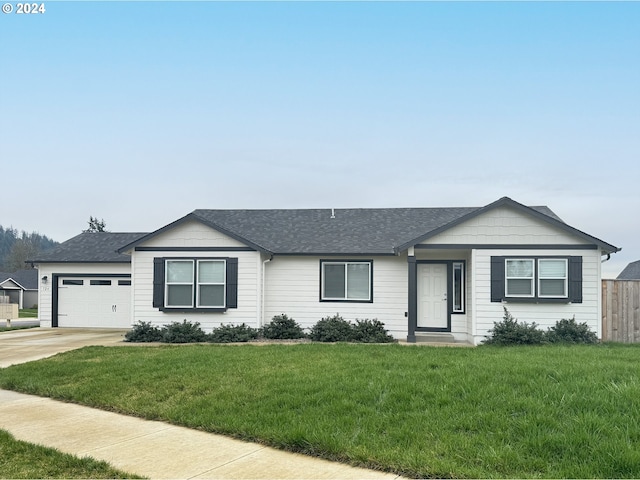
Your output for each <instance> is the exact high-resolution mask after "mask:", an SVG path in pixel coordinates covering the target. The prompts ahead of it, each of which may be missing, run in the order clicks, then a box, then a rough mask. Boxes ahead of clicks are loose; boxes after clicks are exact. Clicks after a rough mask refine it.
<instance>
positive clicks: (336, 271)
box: [320, 260, 373, 302]
mask: <svg viewBox="0 0 640 480" xmlns="http://www.w3.org/2000/svg"><path fill="white" fill-rule="evenodd" d="M372 265H373V262H372V261H371V260H368V261H335V260H321V261H320V285H321V291H320V299H321V300H323V301H354V302H371V301H372V299H373V295H372V284H371V278H372V277H371V272H372Z"/></svg>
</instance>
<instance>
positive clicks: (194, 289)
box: [160, 257, 230, 312]
mask: <svg viewBox="0 0 640 480" xmlns="http://www.w3.org/2000/svg"><path fill="white" fill-rule="evenodd" d="M162 260H163V264H164V278H163V281H164V286H163V291H164V299H163V303H162V304H161V305H162V306H161V307H160V310H161V311H167V312H171V311H179V312H181V311H198V312H207V311H208V312H224V311H226V310H227V309H228V308H230V307H229V306H228V304H227V289H228V282H229V280H228V278H227V261H228V260H229V259H228V258H221V257H165V258H163V259H162ZM170 262H190V263H191V265H192V278H191V282H189V283H187V282H169V281H168V275H169V268H168V264H169V263H170ZM200 262H222V264H223V265H224V270H223V271H224V295H223V304H222V305H221V306H208V305H206V306H202V305H200V288H199V287H200V286H201V285H213V284H209V283H201V282H199V281H198V272H199V265H200ZM171 285H190V286H191V305H169V304H168V301H169V287H170V286H171ZM217 285H219V284H217Z"/></svg>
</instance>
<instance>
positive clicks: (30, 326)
mask: <svg viewBox="0 0 640 480" xmlns="http://www.w3.org/2000/svg"><path fill="white" fill-rule="evenodd" d="M27 328H36V325H15V326H12V327H0V332H10V331H11V330H25V329H27Z"/></svg>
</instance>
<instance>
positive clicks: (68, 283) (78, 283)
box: [62, 280, 84, 285]
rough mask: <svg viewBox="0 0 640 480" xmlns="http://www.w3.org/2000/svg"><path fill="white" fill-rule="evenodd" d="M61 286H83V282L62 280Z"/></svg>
mask: <svg viewBox="0 0 640 480" xmlns="http://www.w3.org/2000/svg"><path fill="white" fill-rule="evenodd" d="M62 285H84V280H62Z"/></svg>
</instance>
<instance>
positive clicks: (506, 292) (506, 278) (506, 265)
mask: <svg viewBox="0 0 640 480" xmlns="http://www.w3.org/2000/svg"><path fill="white" fill-rule="evenodd" d="M524 260H528V261H530V262H531V276H530V277H515V276H514V277H510V276H509V262H510V261H516V262H522V261H524ZM536 270H537V269H536V259H535V258H529V257H515V258H505V259H504V296H505V297H506V298H535V297H536V278H537V271H536ZM509 280H529V285H531V290H530V291H531V293H530V294H529V295H525V294H509Z"/></svg>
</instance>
